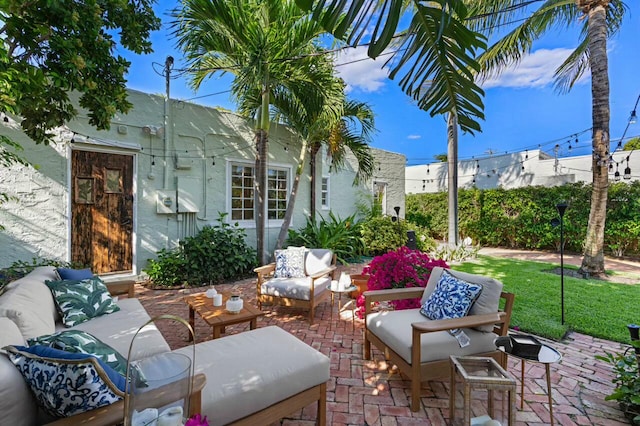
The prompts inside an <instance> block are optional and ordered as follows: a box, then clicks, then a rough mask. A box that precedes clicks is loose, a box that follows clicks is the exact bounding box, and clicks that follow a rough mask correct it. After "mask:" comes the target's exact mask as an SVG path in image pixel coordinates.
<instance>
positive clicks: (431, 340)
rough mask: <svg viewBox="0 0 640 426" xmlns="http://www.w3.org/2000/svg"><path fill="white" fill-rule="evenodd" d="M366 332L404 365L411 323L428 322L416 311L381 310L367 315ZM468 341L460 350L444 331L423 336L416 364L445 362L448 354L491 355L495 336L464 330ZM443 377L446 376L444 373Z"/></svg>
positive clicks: (410, 336)
mask: <svg viewBox="0 0 640 426" xmlns="http://www.w3.org/2000/svg"><path fill="white" fill-rule="evenodd" d="M366 321H367V329H368V330H369V331H370V332H371V333H373V334H375V335H376V336H378V337H379V338H380V340H382V341H383V342H384V343H385V344H386V345H387V346H389V347H390V348H391V349H393V350H394V351H395V352H396V353H397V354H398V355H400V356H401V357H402V358H403V359H404V360H406V361H407V362H408V363H411V345H412V337H413V336H412V327H411V324H412V323H414V322H428V321H431V320H429V319H427V318H425V317H424V316H423V315H422V314H421V313H420V309H403V310H400V311H382V312H375V313H373V314H369V315H367V319H366ZM463 330H464V332H465V333H466V334H467V336H468V337H469V340H470V344H469V346H466V347H464V348H461V347H460V345H459V344H458V341H457V340H456V338H455V337H453V336H452V335H451V334H450V333H449V332H448V331H436V332H433V333H424V334H423V335H422V338H421V352H420V357H421V359H420V362H421V363H424V362H429V361H437V360H442V359H448V358H449V355H458V356H465V355H476V354H480V353H484V352H493V351H495V350H496V346H495V344H494V343H493V342H494V340H495V339H496V338H497V337H498V336H497V335H496V334H494V333H486V332H482V331H478V330H474V329H470V328H464V329H463ZM445 374H446V373H445Z"/></svg>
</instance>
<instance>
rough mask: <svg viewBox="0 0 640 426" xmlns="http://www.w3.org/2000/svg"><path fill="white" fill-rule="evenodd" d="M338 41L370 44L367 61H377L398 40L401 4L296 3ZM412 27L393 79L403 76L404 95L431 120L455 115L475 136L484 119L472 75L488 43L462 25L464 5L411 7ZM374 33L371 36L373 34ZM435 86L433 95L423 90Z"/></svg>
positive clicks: (397, 0)
mask: <svg viewBox="0 0 640 426" xmlns="http://www.w3.org/2000/svg"><path fill="white" fill-rule="evenodd" d="M296 2H297V3H298V5H299V6H300V7H302V8H303V9H305V10H312V11H313V17H314V19H317V20H318V21H319V22H321V23H322V25H323V27H324V28H325V29H326V30H327V31H329V32H331V33H332V34H333V35H334V36H336V37H338V38H340V39H343V40H345V41H346V42H347V43H349V44H351V45H358V43H359V42H360V41H362V40H363V39H364V38H365V37H367V38H368V45H369V48H368V55H369V56H370V57H372V58H375V57H377V56H379V55H380V54H381V53H382V52H383V51H384V50H385V49H386V48H387V47H388V46H389V45H390V44H391V42H392V40H393V39H394V37H396V36H398V34H399V33H400V31H401V29H399V25H400V17H401V15H402V13H401V12H402V11H403V10H405V9H404V7H405V6H406V5H405V2H403V1H402V0H382V1H377V0H353V1H349V2H347V1H342V0H318V1H314V0H296ZM413 8H414V15H413V20H412V23H411V26H410V28H409V30H408V31H406V32H405V33H404V36H402V37H401V40H402V42H401V48H400V49H399V50H398V51H397V52H396V53H395V55H394V57H393V58H392V63H393V66H394V67H393V69H392V73H391V75H390V77H391V78H394V77H395V76H400V75H401V76H402V77H401V80H400V86H401V87H402V89H403V91H404V92H405V93H407V94H408V95H409V96H411V97H412V98H414V99H416V100H417V101H418V105H419V106H420V108H422V109H424V110H426V111H428V112H429V113H430V114H431V115H432V116H433V115H436V114H442V113H445V112H449V111H453V110H455V111H456V112H457V114H458V115H459V116H460V126H461V128H462V130H464V131H468V132H471V133H473V132H474V131H477V130H479V129H480V125H479V124H478V121H477V120H479V119H483V118H484V115H483V112H482V109H483V104H482V100H481V96H482V94H483V92H482V89H480V87H478V86H477V85H476V83H475V82H474V80H473V75H472V73H471V71H470V70H476V69H477V68H478V64H477V62H476V60H475V58H474V56H475V52H476V50H478V49H483V48H484V47H485V42H484V38H483V37H482V36H481V35H480V34H478V33H475V32H472V31H470V30H468V29H467V28H466V27H465V25H464V24H463V22H462V21H463V20H464V19H465V18H466V15H467V10H466V7H465V5H464V2H462V1H460V0H437V1H429V2H421V1H418V0H414V1H413ZM372 28H373V30H372ZM427 80H432V81H433V86H434V90H430V91H424V90H421V89H420V88H421V87H422V86H423V85H424V83H425V81H427Z"/></svg>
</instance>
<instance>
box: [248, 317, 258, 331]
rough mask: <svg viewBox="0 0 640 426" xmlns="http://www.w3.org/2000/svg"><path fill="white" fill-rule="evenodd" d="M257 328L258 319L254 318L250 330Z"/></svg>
mask: <svg viewBox="0 0 640 426" xmlns="http://www.w3.org/2000/svg"><path fill="white" fill-rule="evenodd" d="M256 327H258V319H257V318H254V319H252V320H251V322H250V323H249V330H255V329H256Z"/></svg>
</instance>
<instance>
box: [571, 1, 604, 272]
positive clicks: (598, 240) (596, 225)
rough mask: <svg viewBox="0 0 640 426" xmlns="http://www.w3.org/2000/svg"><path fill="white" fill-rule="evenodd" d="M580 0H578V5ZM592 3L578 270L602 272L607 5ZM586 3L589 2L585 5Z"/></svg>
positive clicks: (589, 28)
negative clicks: (586, 190) (584, 218)
mask: <svg viewBox="0 0 640 426" xmlns="http://www.w3.org/2000/svg"><path fill="white" fill-rule="evenodd" d="M581 3H583V2H582V1H581V0H579V1H578V5H580V4H581ZM599 3H600V4H593V3H591V2H587V4H591V6H590V8H589V9H588V10H587V11H585V12H587V13H588V34H589V35H588V37H589V64H590V66H591V96H592V115H593V158H592V160H591V163H592V170H593V188H592V192H591V211H590V212H589V225H588V227H587V236H586V239H585V247H584V257H583V258H582V266H581V267H580V270H581V272H583V273H589V274H591V275H602V274H604V227H605V220H606V217H607V197H608V187H609V175H608V159H609V115H610V111H609V65H608V59H607V24H606V13H607V12H606V7H605V5H603V4H602V3H603V2H599ZM586 7H589V6H586Z"/></svg>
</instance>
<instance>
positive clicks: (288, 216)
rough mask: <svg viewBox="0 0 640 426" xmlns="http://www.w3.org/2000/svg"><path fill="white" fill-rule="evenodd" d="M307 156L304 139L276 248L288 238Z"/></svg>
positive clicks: (280, 246)
mask: <svg viewBox="0 0 640 426" xmlns="http://www.w3.org/2000/svg"><path fill="white" fill-rule="evenodd" d="M306 156H307V140H306V139H303V141H302V148H301V149H300V157H299V158H298V167H296V175H295V177H294V179H293V184H292V185H291V194H290V195H289V202H288V203H287V210H286V212H285V213H284V220H283V222H282V226H281V227H280V233H279V234H278V240H277V241H276V249H280V248H282V245H283V244H284V240H285V239H286V238H287V235H288V232H287V231H288V230H289V225H290V224H291V217H292V216H293V208H294V206H295V204H296V197H297V195H298V186H300V176H302V171H303V170H304V161H305V158H306Z"/></svg>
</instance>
